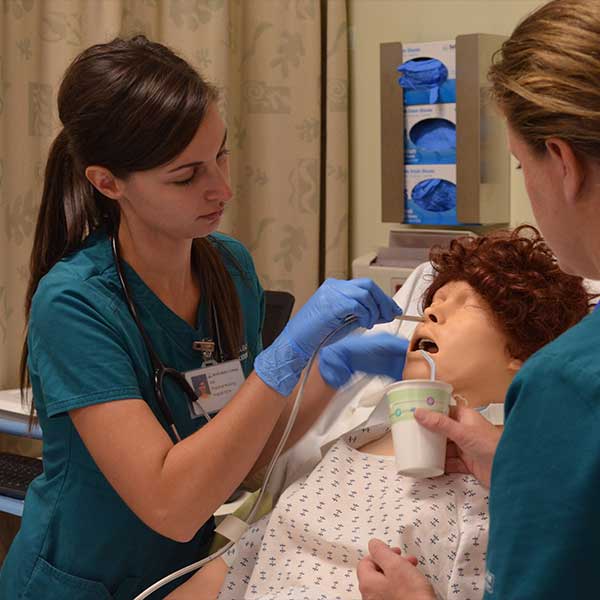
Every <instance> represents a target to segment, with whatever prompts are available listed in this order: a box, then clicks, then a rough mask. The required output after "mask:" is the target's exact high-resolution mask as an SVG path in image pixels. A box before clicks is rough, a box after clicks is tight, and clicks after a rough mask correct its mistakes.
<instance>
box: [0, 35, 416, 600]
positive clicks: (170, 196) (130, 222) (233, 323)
mask: <svg viewBox="0 0 600 600" xmlns="http://www.w3.org/2000/svg"><path fill="white" fill-rule="evenodd" d="M216 100H217V95H216V92H215V90H214V89H213V88H212V87H211V86H210V85H208V84H207V83H206V82H204V81H203V80H202V79H201V78H200V76H199V75H198V73H196V72H195V71H194V70H193V69H192V68H191V67H190V66H189V65H188V64H187V63H186V62H185V61H184V60H182V59H181V58H179V57H178V56H176V55H175V54H174V53H173V52H172V51H170V50H169V49H168V48H166V47H164V46H162V45H160V44H157V43H152V42H149V41H148V40H147V39H146V38H144V37H143V36H138V37H136V38H133V39H132V40H128V41H126V40H120V39H116V40H114V41H112V42H110V43H107V44H101V45H97V46H94V47H91V48H89V49H87V50H85V51H84V52H83V53H82V54H81V55H80V56H78V57H77V58H76V59H75V61H74V62H73V63H72V64H71V65H70V67H69V68H68V70H67V72H66V73H65V76H64V79H63V82H62V84H61V87H60V91H59V95H58V108H59V116H60V120H61V122H62V125H63V129H62V131H61V132H60V133H59V134H58V136H57V138H56V139H55V141H54V143H53V145H52V147H51V149H50V153H49V157H48V163H47V166H46V174H45V181H44V191H43V196H42V199H41V206H40V213H39V217H38V222H37V227H36V232H35V240H34V245H33V253H32V259H31V266H32V273H31V280H30V283H29V289H28V294H27V300H26V308H27V314H28V318H29V321H28V336H27V344H26V347H25V351H24V357H23V358H24V360H23V367H22V380H23V382H24V383H26V381H27V377H28V378H29V381H30V382H31V386H32V388H33V399H34V402H35V408H36V409H37V415H38V417H39V421H40V424H41V427H42V430H43V437H44V451H43V458H44V473H43V475H42V476H41V477H39V478H38V479H36V480H35V481H34V482H33V483H32V485H31V487H30V489H29V491H28V494H27V498H26V500H25V509H24V514H23V521H22V526H21V529H20V531H19V533H18V535H17V537H16V538H15V540H14V543H13V545H12V547H11V548H10V551H9V553H8V556H7V558H6V561H5V563H4V565H3V568H2V572H1V574H0V597H1V598H3V599H6V600H9V599H10V600H17V599H19V600H41V599H43V600H58V599H60V600H66V599H73V600H102V599H108V598H116V599H119V600H131V598H133V597H135V596H136V595H137V594H139V593H140V592H141V591H142V590H144V589H145V588H147V587H148V586H149V585H150V584H152V583H153V582H154V581H155V580H157V579H159V578H161V577H163V576H165V575H166V574H168V573H171V572H172V571H174V570H177V569H179V568H181V567H183V566H185V565H187V564H189V563H191V562H194V561H196V560H198V559H199V558H201V557H202V556H203V555H204V554H206V551H207V548H208V546H209V544H210V542H211V538H212V532H213V526H214V523H213V519H212V514H213V511H214V510H215V509H216V508H218V507H219V506H220V505H221V504H222V503H223V502H225V501H226V500H227V498H228V497H229V496H230V495H231V494H232V492H234V490H235V489H236V488H237V487H238V486H239V484H240V483H241V482H242V480H243V479H244V478H245V477H246V476H247V475H248V474H249V473H251V472H252V471H253V470H256V469H258V468H260V467H262V466H263V465H265V464H266V462H267V461H268V459H269V458H270V456H271V454H272V452H273V450H274V448H275V446H276V444H277V442H278V440H279V437H280V435H281V432H282V430H283V428H284V426H285V423H286V422H287V417H288V415H289V412H290V409H291V402H292V399H293V391H294V388H295V387H296V384H297V383H298V380H299V377H300V375H301V373H302V371H303V369H304V368H305V366H306V365H307V362H308V359H309V357H310V356H311V354H312V353H313V352H314V351H315V350H316V348H317V346H318V344H319V343H320V341H321V340H322V339H323V338H324V337H325V336H326V335H328V334H329V333H331V332H332V331H334V330H335V329H336V328H337V327H339V326H340V325H341V324H342V323H343V322H344V318H345V317H346V316H347V315H349V314H352V315H356V316H357V317H358V319H357V321H356V323H355V324H354V326H358V325H360V326H363V327H371V326H373V325H374V324H375V323H377V322H384V321H390V320H391V319H393V318H394V316H396V315H398V314H400V309H399V308H398V307H397V305H396V304H395V303H394V302H393V301H392V300H391V299H390V298H388V297H387V296H385V295H384V294H383V292H382V291H381V290H380V289H379V288H377V287H376V286H375V285H374V284H373V283H372V282H370V281H368V280H356V281H348V282H347V281H327V282H326V283H325V284H323V286H321V288H319V290H317V292H316V293H315V295H314V296H313V297H312V298H311V299H310V300H309V301H308V302H307V303H306V304H305V305H304V306H303V307H302V309H301V310H300V311H299V313H298V315H297V316H296V317H295V318H293V319H292V320H291V321H290V322H289V323H288V325H287V326H286V328H285V329H284V331H283V332H282V334H281V336H280V337H279V338H278V339H277V340H276V341H275V342H274V343H273V344H272V346H270V347H269V348H268V349H266V350H264V351H263V352H261V350H262V348H261V327H262V321H263V316H264V315H263V313H264V299H263V290H262V288H261V286H260V283H259V281H258V278H257V276H256V272H255V269H254V265H253V262H252V259H251V257H250V255H249V253H248V251H247V250H246V249H245V248H244V247H243V246H242V245H241V244H240V243H239V242H237V241H235V240H233V239H232V238H230V237H227V236H225V235H221V234H219V233H216V231H215V230H216V229H217V227H218V225H219V222H220V219H221V215H222V214H223V210H224V209H225V207H226V205H227V203H228V202H229V200H230V198H231V188H230V184H229V172H228V158H227V145H226V137H227V134H226V129H225V125H224V123H223V121H222V120H221V117H220V116H219V112H218V110H217V103H216ZM347 329H351V327H348V328H347ZM368 337H371V338H374V341H373V342H372V343H371V342H369V341H368V342H367V344H366V345H365V344H364V343H363V344H362V345H359V346H356V345H355V346H352V345H351V348H350V349H346V351H345V352H344V354H343V356H341V357H340V360H339V361H338V362H337V363H335V364H333V366H331V365H330V369H333V370H337V371H340V373H341V375H342V379H344V378H347V377H348V376H349V375H350V374H351V373H352V372H353V371H355V370H364V371H367V372H372V373H382V374H386V375H390V376H393V377H397V378H399V377H400V374H401V372H402V367H403V360H402V359H403V356H404V353H405V350H406V343H405V342H403V341H402V340H398V339H397V338H394V337H392V336H390V337H389V338H387V345H385V344H384V345H382V343H381V339H379V341H378V339H377V338H379V336H368ZM344 341H345V340H341V342H344ZM341 342H337V343H341ZM352 348H354V350H352ZM390 349H391V350H392V351H395V352H396V353H397V354H398V360H395V361H391V362H390V361H389V360H388V361H387V362H386V361H385V360H382V361H378V360H377V355H378V353H384V354H385V355H386V356H387V355H389V352H390ZM215 363H218V367H215V366H214V364H215ZM391 363H394V364H391ZM211 365H212V366H211ZM198 369H206V371H204V370H203V371H200V372H199V371H198ZM210 369H213V370H212V371H210ZM253 369H254V371H253ZM217 371H218V373H216V372H217ZM186 373H187V374H188V377H187V378H186V377H185V374H186ZM215 373H216V374H215ZM203 376H206V381H207V382H208V381H209V377H217V379H213V380H212V381H213V383H214V382H215V381H216V382H217V385H213V386H212V390H211V395H210V400H206V402H210V403H213V402H217V404H216V405H214V404H213V405H211V406H212V410H211V408H210V406H209V405H208V404H207V408H205V409H203V411H198V410H194V408H195V407H194V406H192V404H193V403H194V402H195V401H196V394H195V392H194V391H193V389H192V388H190V384H189V383H188V380H189V381H192V382H193V381H194V377H195V378H196V380H199V379H202V377H203ZM219 378H220V379H219ZM244 379H245V381H244ZM334 380H336V378H335V377H333V378H332V377H330V378H329V379H328V381H334ZM340 381H341V380H340ZM226 389H232V390H233V391H232V393H231V394H230V395H229V396H226V395H225V396H223V394H221V396H219V394H220V393H221V392H220V391H219V390H221V391H222V390H226ZM236 389H237V391H235V390H236ZM333 393H334V390H333V388H332V386H331V385H327V383H326V382H325V381H324V380H323V378H322V377H321V376H320V373H319V371H317V372H316V373H315V374H312V373H311V376H310V378H309V385H308V387H307V391H306V397H305V401H304V403H303V405H302V407H301V410H300V413H299V415H298V418H297V420H296V424H295V427H294V430H293V432H292V436H291V440H295V439H298V438H299V436H301V435H302V434H303V432H304V431H306V429H307V428H308V427H309V426H310V425H311V424H312V423H313V422H314V420H315V419H316V418H317V417H318V415H319V414H320V412H321V411H322V410H323V408H324V407H325V406H326V404H327V401H328V399H329V398H331V396H332V395H333ZM219 398H221V404H219ZM200 404H202V401H200ZM196 408H197V407H196ZM199 412H200V414H198V413H199ZM205 412H206V414H205ZM209 412H212V414H211V415H209V414H208V413H209ZM210 417H212V418H210ZM207 418H210V420H208V419H207ZM179 583H181V580H178V581H175V582H173V584H172V586H170V587H169V586H167V587H165V588H163V589H162V590H160V591H159V592H157V593H156V594H154V595H153V596H152V598H162V597H164V596H165V595H167V593H168V592H169V589H172V587H173V586H176V585H178V584H179Z"/></svg>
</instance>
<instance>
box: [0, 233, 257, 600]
mask: <svg viewBox="0 0 600 600" xmlns="http://www.w3.org/2000/svg"><path fill="white" fill-rule="evenodd" d="M211 239H212V241H213V243H214V244H215V246H216V247H217V248H218V249H219V252H220V254H221V256H222V258H223V260H224V263H225V265H226V268H227V269H228V271H229V273H230V274H231V276H232V278H233V281H234V284H235V287H236V289H237V292H238V294H239V298H240V302H241V307H242V312H243V318H244V328H245V338H246V340H245V341H246V344H247V346H248V356H247V358H246V359H245V360H243V362H242V367H243V370H244V374H245V375H246V376H248V374H249V373H250V372H251V370H252V366H253V363H254V358H255V357H256V355H257V354H258V353H259V352H260V350H261V329H262V322H263V318H264V295H263V290H262V288H261V286H260V283H259V281H258V278H257V275H256V271H255V269H254V264H253V262H252V258H251V257H250V254H249V253H248V251H247V250H246V249H245V248H244V247H243V246H242V245H241V244H240V243H239V242H237V241H235V240H233V239H232V238H229V237H227V236H224V235H221V234H213V235H212V236H211ZM124 266H125V277H126V279H127V282H128V285H129V288H130V290H131V293H132V296H133V299H134V302H135V305H136V308H137V310H138V312H139V316H140V318H141V321H142V323H143V325H144V327H145V329H146V331H147V333H148V334H149V336H150V339H151V342H152V345H153V347H154V348H155V350H156V352H157V353H158V355H159V356H160V358H161V360H162V361H163V363H164V364H165V365H166V366H168V367H173V368H175V369H177V370H179V371H181V372H185V371H188V370H191V369H196V368H199V367H200V366H202V357H201V355H200V353H199V352H198V351H197V350H193V349H192V344H193V342H194V341H199V340H201V339H203V338H206V337H208V332H207V330H206V322H205V319H204V315H205V314H206V307H205V306H204V305H203V304H202V303H201V305H200V307H199V311H198V328H197V329H194V328H193V327H191V326H190V325H189V324H188V323H187V322H186V321H184V320H183V319H181V318H180V317H178V316H177V315H176V314H175V313H173V312H172V311H171V310H170V309H169V308H167V306H165V305H164V304H163V303H162V302H161V300H160V299H159V298H158V297H157V296H156V295H155V294H154V293H153V292H152V290H151V289H150V288H148V287H147V286H146V285H145V284H144V282H143V281H142V280H141V279H140V277H139V276H138V275H137V274H136V273H135V271H133V269H132V268H131V267H130V266H129V265H124ZM28 344H29V362H28V366H29V372H30V376H31V383H32V388H33V397H34V399H35V406H36V409H37V412H38V416H39V420H40V425H41V427H42V430H43V444H44V446H43V459H44V473H43V474H42V475H41V476H40V477H38V478H37V479H36V480H35V481H33V483H32V484H31V486H30V488H29V490H28V492H27V497H26V499H25V509H24V513H23V521H22V525H21V529H20V531H19V533H18V534H17V536H16V538H15V540H14V542H13V544H12V546H11V548H10V551H9V553H8V556H7V558H6V560H5V562H4V565H3V568H2V571H1V572H0V598H3V599H4V598H5V599H7V600H8V599H10V600H17V599H19V600H40V599H42V598H43V600H59V599H60V600H67V599H74V600H75V599H77V600H106V599H109V598H114V599H117V600H131V599H132V598H133V597H134V596H136V595H137V594H139V593H140V592H142V591H143V590H144V589H146V588H147V587H148V586H150V585H151V584H152V583H154V582H155V581H157V580H158V579H160V578H162V577H164V576H165V575H167V574H169V573H171V572H173V571H175V570H177V569H179V568H181V567H183V566H186V565H188V564H190V563H192V562H195V561H197V560H199V559H200V558H202V557H203V556H204V555H206V552H207V547H208V545H209V544H210V541H211V538H212V532H213V528H214V523H213V520H212V518H211V519H210V520H209V521H208V522H207V523H206V524H205V525H204V526H203V527H202V528H201V529H200V530H199V531H198V533H197V534H196V536H195V537H194V539H193V540H191V541H190V542H187V543H179V542H176V541H173V540H171V539H168V538H166V537H163V536H161V535H160V534H158V533H157V532H155V531H153V530H152V529H150V528H149V527H147V526H146V525H145V524H144V523H143V522H142V521H141V520H140V519H139V518H138V517H137V516H136V515H135V514H134V513H133V512H132V511H131V510H130V509H129V508H128V507H127V505H126V504H125V503H124V502H123V500H121V498H120V497H119V496H118V494H117V493H116V492H115V490H114V489H113V488H112V487H111V485H110V484H109V482H108V481H107V480H106V478H105V477H104V475H103V474H102V473H101V472H100V470H99V469H98V467H97V466H96V464H95V463H94V460H93V459H92V457H91V455H90V454H89V452H88V451H87V449H86V447H85V445H84V444H83V442H82V440H81V438H80V437H79V435H78V433H77V430H76V429H75V428H74V426H73V423H72V422H71V419H70V417H69V414H68V411H70V410H73V409H76V408H81V407H84V406H90V405H93V404H98V403H100V402H112V401H116V400H121V399H127V398H143V399H145V400H146V401H147V402H148V404H149V405H150V407H151V409H152V411H153V412H154V413H155V415H156V416H157V418H158V419H159V420H160V421H161V423H162V424H163V426H165V422H164V420H163V417H162V414H161V412H160V410H159V409H158V407H157V405H156V402H155V397H154V390H153V384H152V367H151V364H150V359H149V356H148V353H147V351H146V348H145V346H144V343H143V340H142V337H141V335H140V333H139V331H138V329H137V328H136V326H135V323H134V321H133V319H132V317H131V315H130V313H129V310H128V308H127V305H126V303H125V299H124V296H123V293H122V290H121V286H120V284H119V280H118V277H117V272H116V268H115V265H114V262H113V257H112V253H111V246H110V240H109V239H108V237H107V236H106V234H105V233H103V232H96V233H94V234H92V235H91V236H89V238H88V239H87V240H86V243H85V244H84V246H83V248H82V249H81V250H79V251H77V252H76V253H74V254H72V255H70V256H68V257H67V258H65V259H63V260H61V261H60V262H59V263H58V264H56V265H55V266H54V267H53V268H52V269H51V271H50V272H49V273H48V274H47V275H46V276H45V277H44V278H43V279H42V280H41V281H40V284H39V287H38V289H37V291H36V293H35V295H34V298H33V303H32V308H31V318H30V323H29V334H28ZM165 392H166V396H167V401H168V403H169V405H170V408H171V411H172V413H173V417H174V419H175V423H176V426H177V429H178V431H179V433H180V434H181V436H182V437H184V436H188V435H190V434H191V433H193V432H194V431H196V430H197V429H199V428H200V427H202V425H204V423H205V420H204V419H203V418H197V419H192V418H191V416H190V414H189V411H188V405H187V402H186V400H185V397H184V394H183V393H182V392H181V391H180V390H179V388H177V386H174V385H172V384H171V382H169V383H168V384H166V385H165ZM198 468H202V457H198ZM184 580H185V578H181V579H179V580H177V581H176V582H175V583H173V584H171V585H169V586H165V588H163V589H162V590H160V591H158V592H156V593H155V594H154V595H152V596H151V598H153V599H156V598H163V597H164V596H165V595H167V593H168V592H169V591H170V590H172V589H173V588H174V587H176V586H177V585H179V584H181V583H182V582H183V581H184Z"/></svg>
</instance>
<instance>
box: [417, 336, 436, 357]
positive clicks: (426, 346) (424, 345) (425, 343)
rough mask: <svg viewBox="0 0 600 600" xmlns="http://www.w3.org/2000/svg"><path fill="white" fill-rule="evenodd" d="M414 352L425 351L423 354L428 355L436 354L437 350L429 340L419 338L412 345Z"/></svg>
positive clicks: (434, 344)
mask: <svg viewBox="0 0 600 600" xmlns="http://www.w3.org/2000/svg"><path fill="white" fill-rule="evenodd" d="M414 348H415V349H416V350H425V352H429V354H435V353H436V352H438V350H439V348H438V346H437V344H436V343H435V342H434V341H433V340H432V339H431V338H426V337H423V338H419V339H418V340H417V342H416V344H415V345H414Z"/></svg>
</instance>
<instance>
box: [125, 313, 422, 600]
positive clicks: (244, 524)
mask: <svg viewBox="0 0 600 600" xmlns="http://www.w3.org/2000/svg"><path fill="white" fill-rule="evenodd" d="M357 320H358V319H357V317H356V316H355V315H348V316H346V317H345V318H344V319H343V321H342V323H341V324H340V325H339V327H337V329H334V330H333V331H332V332H331V333H329V334H328V335H327V336H326V337H325V338H324V339H323V340H322V341H321V343H320V344H319V346H318V347H317V349H316V350H315V352H314V353H313V355H312V356H311V357H310V360H309V361H308V365H307V367H306V369H305V370H304V373H303V375H302V380H301V383H300V388H299V389H298V393H297V394H296V398H295V400H294V405H293V407H292V411H291V413H290V418H289V420H288V422H287V425H286V427H285V430H284V432H283V434H282V436H281V439H280V440H279V444H278V445H277V448H276V449H275V452H274V453H273V457H272V458H271V461H270V462H269V466H268V468H267V471H266V475H265V479H264V482H263V485H262V487H261V490H260V493H259V494H258V497H257V498H256V499H255V501H254V504H253V506H252V510H251V511H250V514H249V515H248V518H247V519H246V521H242V520H241V519H239V518H238V517H235V516H234V515H228V516H227V517H225V519H224V520H223V521H222V522H221V523H220V524H219V525H218V526H217V528H216V529H215V531H216V532H217V533H219V534H221V535H223V536H224V537H226V538H227V539H228V540H229V542H227V544H225V545H224V546H223V547H222V548H220V549H219V550H217V551H216V552H214V553H213V554H211V555H210V556H207V557H206V558H203V559H202V560H199V561H198V562H195V563H192V564H191V565H188V566H187V567H183V568H182V569H179V571H175V572H174V573H171V574H170V575H167V576H166V577H164V578H163V579H160V580H159V581H157V582H156V583H154V584H152V585H151V586H150V587H149V588H147V589H146V590H144V591H143V592H142V593H141V594H139V595H138V596H136V597H135V598H134V600H144V598H147V597H148V596H150V595H151V594H153V593H154V592H155V591H156V590H158V589H160V588H161V587H163V586H164V585H167V584H168V583H170V582H171V581H174V580H175V579H178V578H179V577H183V576H184V575H187V574H188V573H191V572H193V571H197V570H198V569H200V568H202V567H203V566H204V565H205V564H206V563H208V562H210V561H212V560H214V559H216V558H218V557H219V556H222V555H223V554H225V553H226V552H227V551H228V550H229V549H230V548H231V547H232V546H233V545H234V544H235V543H236V542H237V541H238V540H239V539H240V538H241V537H242V535H243V534H244V533H245V531H246V530H247V529H248V528H249V527H250V524H251V523H252V522H253V520H254V516H255V515H256V513H257V511H258V509H259V506H261V502H262V499H263V496H264V494H265V492H266V490H267V488H268V484H269V480H270V478H271V475H272V473H273V469H274V468H275V464H276V462H277V459H278V458H279V456H280V455H281V453H282V452H283V449H284V447H285V444H286V442H287V439H288V437H289V435H290V432H291V430H292V427H293V426H294V422H295V420H296V415H297V414H298V410H299V409H300V404H301V402H302V398H303V396H304V387H305V385H306V381H307V380H308V375H309V373H310V370H311V368H312V366H313V363H314V361H315V359H316V358H317V356H318V354H319V351H320V350H321V348H322V347H323V346H325V345H326V344H327V342H329V340H331V339H332V338H333V337H335V336H336V335H337V334H338V333H339V332H340V331H342V330H343V329H345V328H346V327H348V326H349V325H351V324H353V323H355V322H356V321H357ZM395 320H398V321H412V322H422V321H423V320H424V318H423V317H420V316H412V315H404V314H402V315H399V316H397V317H395ZM205 416H206V417H207V419H209V420H210V417H209V416H208V415H207V414H205Z"/></svg>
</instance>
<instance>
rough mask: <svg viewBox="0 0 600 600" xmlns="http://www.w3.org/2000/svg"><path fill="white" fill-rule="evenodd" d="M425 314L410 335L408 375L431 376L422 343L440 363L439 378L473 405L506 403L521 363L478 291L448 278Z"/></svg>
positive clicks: (412, 376) (406, 370)
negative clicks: (506, 397) (512, 352)
mask: <svg viewBox="0 0 600 600" xmlns="http://www.w3.org/2000/svg"><path fill="white" fill-rule="evenodd" d="M424 316H425V322H424V323H422V324H420V325H419V326H418V327H417V328H416V330H415V332H414V334H413V336H412V338H411V343H410V347H409V352H408V355H407V359H406V365H405V368H404V379H429V365H428V364H427V362H426V361H425V359H424V357H423V355H422V354H421V352H419V351H418V348H419V347H422V348H423V349H424V350H427V351H428V352H429V353H430V355H431V357H432V358H433V360H434V361H435V363H436V378H437V379H440V380H442V381H445V382H447V383H450V384H451V385H452V386H453V387H454V393H455V394H460V395H461V396H463V397H464V398H465V399H466V400H467V401H468V404H469V406H471V407H477V406H484V405H487V404H489V403H491V402H503V401H504V395H505V393H506V390H507V389H508V386H509V385H510V382H511V381H512V378H513V377H514V375H515V373H516V371H517V370H518V368H519V367H520V365H521V362H520V361H518V360H516V359H514V358H512V357H511V356H510V355H509V353H508V351H507V338H506V336H505V335H504V333H503V332H502V331H501V330H500V328H499V327H498V326H497V325H496V322H495V320H494V318H493V315H492V312H491V310H490V308H489V307H488V306H487V304H486V302H485V301H484V300H483V299H482V298H481V297H480V296H479V295H478V294H477V292H476V291H475V290H474V289H473V288H472V287H471V286H470V285H469V284H468V283H466V282H464V281H453V282H450V283H448V284H446V285H444V286H443V287H441V288H440V289H439V290H438V291H437V292H436V293H435V295H434V297H433V302H432V304H431V306H429V307H428V308H427V309H425V312H424Z"/></svg>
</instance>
